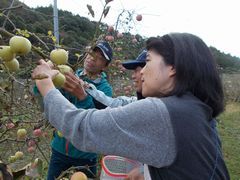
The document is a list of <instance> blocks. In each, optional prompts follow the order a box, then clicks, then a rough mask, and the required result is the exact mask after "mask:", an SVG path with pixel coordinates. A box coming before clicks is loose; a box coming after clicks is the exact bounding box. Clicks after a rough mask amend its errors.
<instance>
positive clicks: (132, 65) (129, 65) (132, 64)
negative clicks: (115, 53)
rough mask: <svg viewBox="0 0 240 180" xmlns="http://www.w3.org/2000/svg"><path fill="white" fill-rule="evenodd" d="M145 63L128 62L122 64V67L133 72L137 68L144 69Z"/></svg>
mask: <svg viewBox="0 0 240 180" xmlns="http://www.w3.org/2000/svg"><path fill="white" fill-rule="evenodd" d="M145 64H146V63H145V62H139V61H129V62H123V63H122V66H123V67H124V68H126V69H130V70H134V69H136V68H137V67H138V66H140V67H144V66H145Z"/></svg>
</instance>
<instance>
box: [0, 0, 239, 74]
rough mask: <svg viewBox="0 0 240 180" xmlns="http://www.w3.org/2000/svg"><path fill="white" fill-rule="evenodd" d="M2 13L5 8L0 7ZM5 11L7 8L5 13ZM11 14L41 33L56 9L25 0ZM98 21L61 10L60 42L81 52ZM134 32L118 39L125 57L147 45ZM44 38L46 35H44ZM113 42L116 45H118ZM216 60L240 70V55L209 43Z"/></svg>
mask: <svg viewBox="0 0 240 180" xmlns="http://www.w3.org/2000/svg"><path fill="white" fill-rule="evenodd" d="M10 4H11V2H10V1H9V0H0V9H3V8H7V7H9V6H10ZM20 4H22V3H20V2H19V1H17V0H16V1H15V4H14V6H18V5H20ZM0 13H2V11H1V10H0ZM4 14H6V12H5V13H4ZM9 18H10V19H11V20H12V22H13V23H14V24H15V25H16V27H17V28H20V29H23V30H24V29H27V30H28V31H30V32H34V33H36V34H39V36H40V37H41V34H42V35H45V36H46V35H47V32H48V31H49V30H51V31H53V9H52V7H51V6H50V7H38V8H29V7H28V6H26V5H24V4H22V7H21V8H18V9H14V10H12V12H11V14H10V16H9ZM3 19H4V18H3V17H0V26H2V23H3ZM5 27H6V29H7V30H9V31H11V30H12V29H13V26H12V25H11V24H10V23H9V22H7V24H6V26H5ZM95 28H96V22H93V21H90V20H89V19H87V18H86V17H81V16H79V15H75V16H74V15H73V14H72V13H71V12H68V11H62V10H59V31H60V40H61V44H62V45H65V46H67V47H70V48H72V50H71V49H70V52H71V53H72V54H73V53H75V52H78V50H79V49H82V47H84V46H86V45H87V44H88V43H89V42H90V41H91V40H92V39H93V36H94V33H95ZM106 28H107V25H106V24H102V25H101V29H100V31H102V32H103V33H104V31H106ZM131 36H132V35H131V34H129V33H127V34H125V40H123V41H125V43H122V42H121V43H119V44H118V45H120V46H122V49H123V50H122V51H121V53H122V54H124V55H123V56H119V53H118V56H117V58H119V57H121V58H122V59H131V58H134V57H136V55H137V54H138V53H139V51H140V50H141V48H142V47H143V46H144V41H145V39H144V38H143V37H141V36H140V35H137V36H136V37H137V39H138V43H137V44H135V45H131V43H129V39H130V38H131ZM42 38H43V39H44V36H42ZM116 44H117V43H114V44H113V46H116ZM210 48H211V50H212V52H213V55H214V57H215V58H216V60H217V63H218V64H219V66H220V67H221V69H222V72H228V73H229V72H236V71H240V58H238V57H233V56H231V55H230V54H225V53H222V52H220V51H219V50H218V49H216V48H215V47H210Z"/></svg>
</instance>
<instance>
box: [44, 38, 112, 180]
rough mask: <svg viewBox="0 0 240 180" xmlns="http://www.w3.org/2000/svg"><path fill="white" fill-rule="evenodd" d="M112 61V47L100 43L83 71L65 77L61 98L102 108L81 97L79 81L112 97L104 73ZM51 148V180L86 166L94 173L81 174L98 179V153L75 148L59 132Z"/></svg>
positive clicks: (84, 105) (88, 57) (49, 174)
mask: <svg viewBox="0 0 240 180" xmlns="http://www.w3.org/2000/svg"><path fill="white" fill-rule="evenodd" d="M111 60H112V48H111V47H110V45H109V44H108V43H107V42H105V41H101V42H98V43H97V44H96V46H95V47H94V48H93V50H92V51H91V52H89V53H88V54H87V56H86V58H85V60H84V68H83V69H78V70H77V71H76V72H75V75H74V74H72V73H66V74H65V77H66V82H65V84H64V87H63V89H60V92H61V93H62V95H63V96H64V97H65V98H67V99H68V100H69V102H70V103H72V104H73V105H74V106H75V107H76V108H83V109H90V108H97V109H102V106H101V105H100V104H98V103H95V100H94V99H93V98H92V97H91V96H90V95H87V94H86V96H84V97H83V96H80V95H79V91H80V90H81V86H80V85H79V83H80V81H79V78H81V79H82V80H84V81H86V82H88V83H91V84H93V85H94V86H95V87H96V89H98V90H99V91H101V92H103V93H104V94H105V95H106V96H109V97H110V96H112V87H111V86H110V84H109V83H108V81H107V76H106V74H105V73H104V70H105V69H106V68H107V66H108V64H109V63H110V62H111ZM60 114H61V113H60ZM51 145H52V155H51V159H50V165H49V169H48V178H47V179H48V180H53V179H55V178H56V177H58V176H59V175H60V174H61V172H63V171H65V170H67V169H68V168H70V167H72V166H85V165H87V166H89V167H90V171H91V172H92V173H93V174H92V173H90V172H89V171H85V170H84V169H83V170H82V169H81V171H83V172H85V173H86V175H87V176H88V177H90V178H93V177H95V175H96V166H97V154H96V153H92V152H87V151H80V150H78V149H76V148H75V147H74V145H73V144H72V143H71V142H70V141H68V140H67V139H65V138H64V137H63V136H62V133H61V132H60V131H57V132H56V133H55V134H54V138H53V141H52V144H51Z"/></svg>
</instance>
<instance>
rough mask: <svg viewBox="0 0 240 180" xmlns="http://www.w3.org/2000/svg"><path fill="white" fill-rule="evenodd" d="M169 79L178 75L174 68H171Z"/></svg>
mask: <svg viewBox="0 0 240 180" xmlns="http://www.w3.org/2000/svg"><path fill="white" fill-rule="evenodd" d="M169 68H170V69H169V77H172V76H175V74H176V69H175V68H174V67H173V66H170V67H169Z"/></svg>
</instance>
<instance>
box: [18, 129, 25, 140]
mask: <svg viewBox="0 0 240 180" xmlns="http://www.w3.org/2000/svg"><path fill="white" fill-rule="evenodd" d="M26 135H27V131H26V129H18V131H17V138H18V140H24V139H25V138H26Z"/></svg>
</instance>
